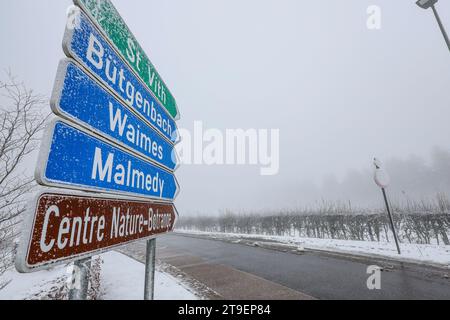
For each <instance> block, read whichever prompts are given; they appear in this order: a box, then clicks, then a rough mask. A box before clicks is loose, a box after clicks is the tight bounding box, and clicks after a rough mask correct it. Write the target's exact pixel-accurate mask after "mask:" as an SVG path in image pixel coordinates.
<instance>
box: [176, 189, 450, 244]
mask: <svg viewBox="0 0 450 320" xmlns="http://www.w3.org/2000/svg"><path fill="white" fill-rule="evenodd" d="M392 206H393V208H394V223H395V226H396V228H397V230H398V231H399V237H400V240H401V241H402V242H408V243H416V244H439V245H450V240H449V238H450V201H449V200H448V198H447V196H446V195H444V194H442V193H440V194H437V195H436V198H435V199H433V200H429V201H408V202H406V203H402V204H396V203H392ZM177 229H179V230H194V231H203V232H221V233H239V234H255V235H267V236H289V237H304V238H320V239H338V240H359V241H378V242H380V241H388V242H391V241H394V239H393V236H392V233H391V231H390V226H389V220H388V216H387V213H386V212H385V210H382V209H379V210H376V209H364V208H355V207H353V206H352V205H351V203H339V202H325V201H324V202H322V203H321V204H320V205H318V206H316V207H314V208H303V209H297V210H284V211H280V212H275V211H273V212H258V213H256V212H254V213H251V212H232V211H226V212H223V213H222V214H220V215H219V216H216V217H214V216H205V215H203V216H200V215H198V216H191V217H189V216H188V217H183V216H182V217H181V219H180V221H179V222H178V223H177Z"/></svg>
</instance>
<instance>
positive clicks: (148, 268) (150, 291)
mask: <svg viewBox="0 0 450 320" xmlns="http://www.w3.org/2000/svg"><path fill="white" fill-rule="evenodd" d="M155 255H156V239H151V240H148V241H147V250H146V257H145V287H144V300H153V299H154V297H155V263H156V261H155V260H156V258H155Z"/></svg>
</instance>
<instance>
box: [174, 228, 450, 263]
mask: <svg viewBox="0 0 450 320" xmlns="http://www.w3.org/2000/svg"><path fill="white" fill-rule="evenodd" d="M176 232H177V233H180V234H183V233H186V234H194V235H195V234H197V235H206V236H210V237H215V238H219V239H220V238H225V239H230V240H238V239H249V240H255V239H256V240H259V241H271V242H277V243H281V244H287V245H296V246H298V247H299V248H305V249H313V250H326V251H333V252H341V253H351V254H360V255H371V256H378V257H385V258H394V259H399V260H404V261H411V262H418V263H423V264H438V265H441V266H448V267H449V268H450V246H445V245H440V246H439V245H426V244H411V243H401V244H400V249H401V251H402V254H401V256H399V255H398V253H397V249H396V247H395V243H389V242H371V241H353V240H335V239H315V238H299V237H289V236H265V235H253V234H252V235H249V234H237V233H226V234H225V233H218V232H202V231H187V230H177V231H176Z"/></svg>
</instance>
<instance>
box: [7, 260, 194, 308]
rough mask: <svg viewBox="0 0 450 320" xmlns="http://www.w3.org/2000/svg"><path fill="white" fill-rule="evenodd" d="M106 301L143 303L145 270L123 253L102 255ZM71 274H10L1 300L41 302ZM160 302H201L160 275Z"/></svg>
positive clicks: (64, 269) (66, 271)
mask: <svg viewBox="0 0 450 320" xmlns="http://www.w3.org/2000/svg"><path fill="white" fill-rule="evenodd" d="M101 258H102V259H103V264H102V271H101V293H102V294H101V296H100V299H102V300H142V299H143V295H144V269H145V266H144V265H143V264H142V263H140V262H137V261H135V260H133V259H131V258H129V257H127V256H125V255H123V254H121V253H118V252H114V251H112V252H109V253H106V254H103V255H101ZM70 273H71V271H70V269H69V268H68V267H67V266H59V267H55V268H53V269H51V270H46V271H39V272H36V273H30V274H19V273H17V272H16V271H15V270H10V271H8V272H7V273H6V274H4V275H3V277H2V279H0V281H1V280H12V282H11V283H10V284H9V285H8V286H7V287H6V288H4V289H3V290H0V300H26V299H39V298H44V297H46V296H47V294H48V293H49V292H55V291H57V290H59V288H61V287H62V286H63V285H64V284H65V282H66V281H67V279H68V277H69V275H70ZM155 299H156V300H197V299H198V298H197V296H196V295H195V294H194V293H193V290H192V289H191V288H190V287H189V286H188V285H187V284H184V283H180V281H179V280H178V279H176V278H174V277H172V276H171V275H168V274H166V273H162V272H159V271H157V272H156V274H155Z"/></svg>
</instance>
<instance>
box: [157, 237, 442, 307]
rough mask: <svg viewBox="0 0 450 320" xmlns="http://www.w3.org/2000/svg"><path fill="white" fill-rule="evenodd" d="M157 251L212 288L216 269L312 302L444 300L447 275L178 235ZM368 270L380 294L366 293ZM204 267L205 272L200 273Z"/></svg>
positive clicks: (162, 241) (162, 240)
mask: <svg viewBox="0 0 450 320" xmlns="http://www.w3.org/2000/svg"><path fill="white" fill-rule="evenodd" d="M157 246H158V250H157V256H159V257H160V258H161V257H166V258H170V257H169V256H170V252H172V255H173V256H172V258H173V257H175V258H174V259H176V260H173V261H174V262H176V263H178V265H181V266H186V268H184V270H183V271H184V272H186V273H188V274H189V273H190V272H191V273H192V275H193V276H194V277H195V276H196V275H197V277H198V276H199V275H201V276H203V280H206V282H208V281H209V280H211V281H210V282H211V283H212V284H213V285H214V282H213V281H212V280H218V281H219V280H220V279H210V278H214V277H219V278H220V277H223V275H220V274H219V268H218V266H220V268H222V267H224V268H225V267H226V268H228V269H226V270H237V271H239V272H242V274H250V275H253V276H255V277H257V278H261V279H265V280H267V281H268V282H269V283H274V284H277V285H280V287H285V288H289V290H292V292H299V293H301V294H305V295H309V296H312V297H314V298H316V299H450V280H449V279H448V278H446V274H447V271H446V270H439V269H435V268H428V267H422V266H417V265H412V264H404V263H389V262H386V261H384V262H383V261H379V260H378V261H376V260H373V261H368V260H367V259H364V260H362V259H354V258H352V257H344V256H335V255H329V254H326V253H318V252H310V251H308V252H305V253H304V254H295V253H291V252H281V251H276V250H271V249H264V248H259V247H251V246H247V245H243V244H235V243H229V242H223V241H217V240H211V239H202V238H197V237H190V236H183V235H178V234H173V235H168V236H164V237H161V238H158V240H157ZM164 252H165V253H164ZM180 253H182V254H181V255H180ZM164 254H165V255H164ZM183 260H184V261H183ZM188 260H189V261H188ZM198 261H201V262H198ZM374 264H375V265H379V266H380V267H382V268H383V272H381V290H369V289H368V288H367V279H368V277H369V276H370V275H369V274H367V267H368V266H370V265H374ZM208 265H210V268H209V269H210V271H207V269H205V266H206V267H208ZM196 266H197V269H198V267H199V266H201V267H202V268H203V269H201V270H196V269H195V267H196ZM187 267H191V269H189V268H187ZM215 269H216V270H217V273H215V272H214V270H215ZM202 270H203V271H202ZM226 270H224V271H223V272H224V273H229V272H230V271H226ZM196 272H197V273H196ZM200 280H201V279H200ZM204 282H205V281H204ZM255 286H256V287H258V285H257V284H256V285H255ZM218 288H219V291H220V287H218ZM212 289H214V290H216V288H212ZM240 290H241V289H240ZM239 297H245V295H240V296H239Z"/></svg>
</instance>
